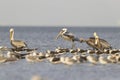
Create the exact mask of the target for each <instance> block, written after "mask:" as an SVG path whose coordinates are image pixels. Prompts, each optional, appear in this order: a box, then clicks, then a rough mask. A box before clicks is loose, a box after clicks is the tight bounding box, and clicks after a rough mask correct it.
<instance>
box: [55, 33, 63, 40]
mask: <svg viewBox="0 0 120 80" xmlns="http://www.w3.org/2000/svg"><path fill="white" fill-rule="evenodd" d="M61 33H62V31H60V32H59V34H58V35H57V37H56V38H55V40H56V39H58V38H59V37H60V35H61Z"/></svg>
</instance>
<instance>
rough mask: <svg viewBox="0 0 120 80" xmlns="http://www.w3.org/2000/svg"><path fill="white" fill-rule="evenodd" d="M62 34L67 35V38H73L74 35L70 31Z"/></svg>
mask: <svg viewBox="0 0 120 80" xmlns="http://www.w3.org/2000/svg"><path fill="white" fill-rule="evenodd" d="M64 35H65V36H67V37H69V38H72V39H73V38H74V35H73V34H72V33H69V32H66V33H65V34H64Z"/></svg>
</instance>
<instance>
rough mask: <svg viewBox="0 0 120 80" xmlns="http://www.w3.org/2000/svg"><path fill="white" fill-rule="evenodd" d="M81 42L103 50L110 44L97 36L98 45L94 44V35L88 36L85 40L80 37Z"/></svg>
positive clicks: (109, 46)
mask: <svg viewBox="0 0 120 80" xmlns="http://www.w3.org/2000/svg"><path fill="white" fill-rule="evenodd" d="M80 41H81V42H86V43H87V44H88V45H89V46H91V47H92V48H94V49H97V50H100V51H103V50H104V49H111V48H112V47H111V45H110V44H109V43H108V42H107V41H106V40H104V39H100V38H99V41H100V42H99V45H96V44H95V38H94V37H90V38H89V39H87V40H85V39H81V40H80Z"/></svg>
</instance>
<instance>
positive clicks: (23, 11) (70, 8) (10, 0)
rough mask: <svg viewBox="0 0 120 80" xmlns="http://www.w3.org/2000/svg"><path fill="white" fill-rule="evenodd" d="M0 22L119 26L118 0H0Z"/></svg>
mask: <svg viewBox="0 0 120 80" xmlns="http://www.w3.org/2000/svg"><path fill="white" fill-rule="evenodd" d="M0 25H1V26H11V25H12V26H120V0H0Z"/></svg>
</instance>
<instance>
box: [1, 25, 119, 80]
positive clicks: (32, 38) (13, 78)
mask: <svg viewBox="0 0 120 80" xmlns="http://www.w3.org/2000/svg"><path fill="white" fill-rule="evenodd" d="M9 29H10V28H9V27H0V45H4V46H8V47H11V45H10V43H9ZM60 29H61V28H60V27H56V28H53V27H46V28H43V27H42V28H40V27H35V28H34V27H30V28H26V27H15V39H20V40H24V41H25V42H26V43H27V44H28V46H29V47H30V48H38V51H42V52H44V51H46V50H48V49H50V50H54V49H55V48H56V47H58V46H62V47H64V48H66V47H67V48H70V47H71V43H70V42H67V41H64V40H63V39H58V40H54V39H55V36H56V35H57V34H58V32H59V31H60ZM68 30H69V31H70V32H72V33H74V34H75V35H76V36H77V37H83V38H86V39H87V38H88V37H90V36H93V32H94V31H96V32H97V33H98V34H99V36H100V37H101V38H103V39H105V40H107V41H108V42H109V43H110V44H111V45H112V46H113V48H117V49H119V48H120V45H119V42H120V41H119V40H120V32H119V31H120V28H78V27H71V28H68ZM76 47H80V48H83V49H84V48H85V49H88V48H90V47H88V46H87V45H86V44H80V43H77V42H76ZM119 74H120V65H119V64H107V65H100V64H97V65H91V64H90V63H80V64H74V65H72V66H67V65H64V64H51V63H49V62H47V61H44V62H39V63H28V62H26V60H24V59H23V60H19V61H16V62H8V63H3V64H0V80H30V78H31V77H32V76H33V75H39V76H42V77H43V78H44V79H45V80H80V79H81V80H108V79H109V80H113V79H114V80H119V79H120V76H119Z"/></svg>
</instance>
